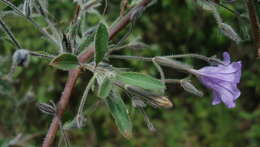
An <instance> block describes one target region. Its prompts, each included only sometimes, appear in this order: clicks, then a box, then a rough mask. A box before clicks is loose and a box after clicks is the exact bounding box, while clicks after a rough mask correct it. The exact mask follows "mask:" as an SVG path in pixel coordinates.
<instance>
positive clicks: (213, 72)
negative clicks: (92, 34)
mask: <svg viewBox="0 0 260 147" xmlns="http://www.w3.org/2000/svg"><path fill="white" fill-rule="evenodd" d="M223 57H224V63H225V65H217V66H206V67H203V68H201V69H199V70H197V71H196V73H197V75H198V78H199V80H200V81H201V82H202V84H203V85H205V86H206V87H207V88H209V89H211V90H212V92H213V101H212V104H213V105H216V104H219V103H221V102H223V103H224V104H225V105H226V106H227V107H228V108H233V107H235V106H236V104H235V100H236V99H237V98H238V97H239V96H240V90H239V89H238V88H237V84H238V83H239V82H240V78H241V66H242V64H241V61H237V62H230V56H229V54H228V53H227V52H224V53H223Z"/></svg>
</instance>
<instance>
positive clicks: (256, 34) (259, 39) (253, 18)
mask: <svg viewBox="0 0 260 147" xmlns="http://www.w3.org/2000/svg"><path fill="white" fill-rule="evenodd" d="M247 8H248V12H249V18H250V23H251V28H252V33H253V39H254V42H255V47H256V49H257V50H258V58H260V28H259V22H258V20H257V15H256V8H255V4H254V0H247Z"/></svg>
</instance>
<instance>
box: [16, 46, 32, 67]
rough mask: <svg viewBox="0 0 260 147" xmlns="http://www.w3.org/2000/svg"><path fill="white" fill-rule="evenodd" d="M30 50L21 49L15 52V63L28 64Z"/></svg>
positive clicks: (17, 64) (18, 64)
mask: <svg viewBox="0 0 260 147" xmlns="http://www.w3.org/2000/svg"><path fill="white" fill-rule="evenodd" d="M29 56H30V55H29V51H28V50H25V49H19V50H17V51H15V53H14V54H13V65H15V66H23V67H24V66H27V65H28V64H29Z"/></svg>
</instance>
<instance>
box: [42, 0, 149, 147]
mask: <svg viewBox="0 0 260 147" xmlns="http://www.w3.org/2000/svg"><path fill="white" fill-rule="evenodd" d="M150 1H151V0H143V1H142V2H140V3H139V4H138V5H137V6H136V7H135V8H133V9H132V10H131V11H129V13H128V14H126V15H125V16H123V17H122V18H121V19H120V20H119V22H118V23H117V24H116V25H115V26H113V27H112V28H110V31H109V32H110V33H109V39H110V40H111V39H112V38H113V37H114V36H115V35H116V34H117V33H118V32H120V31H121V30H122V29H123V28H124V27H125V26H127V24H129V22H131V16H132V15H133V13H135V11H134V10H135V9H136V8H138V7H145V6H147V5H148V4H149V3H150ZM94 53H95V48H94V47H91V48H90V49H89V50H87V51H86V52H84V53H83V54H81V55H80V56H79V60H80V62H82V63H83V62H86V61H87V60H89V59H90V58H92V57H93V55H94ZM79 75H80V69H75V70H71V71H69V77H68V79H67V82H66V85H65V88H64V91H63V92H62V95H61V97H60V101H59V102H58V110H57V115H55V116H54V118H53V120H52V123H51V125H50V128H49V131H48V133H47V135H46V137H45V139H44V142H43V145H42V147H51V146H52V144H53V142H54V139H55V135H56V133H57V130H58V128H59V121H60V118H61V117H62V116H63V114H64V111H65V109H66V107H67V105H68V103H69V100H70V96H71V93H72V90H73V88H74V85H75V83H76V81H77V79H78V77H79Z"/></svg>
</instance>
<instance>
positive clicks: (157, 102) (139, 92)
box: [125, 85, 173, 108]
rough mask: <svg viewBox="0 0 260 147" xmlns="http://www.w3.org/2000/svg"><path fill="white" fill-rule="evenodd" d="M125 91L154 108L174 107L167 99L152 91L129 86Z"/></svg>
mask: <svg viewBox="0 0 260 147" xmlns="http://www.w3.org/2000/svg"><path fill="white" fill-rule="evenodd" d="M125 89H126V90H127V91H128V92H130V93H131V94H133V95H134V96H136V97H138V98H140V99H141V100H142V101H144V102H146V103H147V104H149V105H151V106H153V107H156V108H157V107H161V108H171V107H172V106H173V104H172V102H171V101H170V100H169V99H168V98H167V97H165V96H161V95H159V94H157V93H154V92H152V91H148V90H145V89H142V88H139V87H136V86H129V85H126V86H125Z"/></svg>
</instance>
